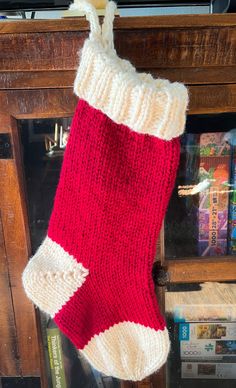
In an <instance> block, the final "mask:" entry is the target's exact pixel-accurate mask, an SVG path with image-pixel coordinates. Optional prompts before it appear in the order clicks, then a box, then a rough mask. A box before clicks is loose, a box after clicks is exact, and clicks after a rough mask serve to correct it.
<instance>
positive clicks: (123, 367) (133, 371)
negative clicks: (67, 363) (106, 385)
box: [79, 322, 170, 381]
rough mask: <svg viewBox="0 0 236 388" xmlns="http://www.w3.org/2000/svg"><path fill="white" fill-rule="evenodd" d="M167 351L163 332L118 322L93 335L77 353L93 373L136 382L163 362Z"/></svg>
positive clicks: (167, 337) (154, 370) (168, 342)
mask: <svg viewBox="0 0 236 388" xmlns="http://www.w3.org/2000/svg"><path fill="white" fill-rule="evenodd" d="M169 350H170V341H169V334H168V331H167V329H166V328H165V329H164V330H158V331H156V330H154V329H151V328H150V327H145V326H143V325H140V324H137V323H133V322H122V323H119V324H116V325H114V326H112V327H110V328H109V329H108V330H105V331H104V332H103V333H100V334H99V335H95V336H94V337H93V338H92V339H91V340H90V342H89V343H88V345H86V346H85V347H84V349H83V350H80V351H79V352H81V353H82V354H83V355H84V357H85V358H86V359H87V360H88V361H89V362H90V363H91V364H92V365H93V367H94V368H95V369H97V370H98V371H100V372H102V373H104V374H105V375H107V376H113V377H117V378H119V379H122V380H132V381H140V380H142V379H144V378H145V377H147V376H149V375H151V374H152V373H154V372H156V371H157V370H158V369H160V368H161V366H162V365H163V364H164V363H165V362H166V360H167V356H168V353H169Z"/></svg>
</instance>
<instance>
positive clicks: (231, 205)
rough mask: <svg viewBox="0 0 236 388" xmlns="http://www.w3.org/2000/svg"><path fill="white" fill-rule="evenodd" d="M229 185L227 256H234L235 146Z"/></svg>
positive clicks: (235, 234) (235, 252)
mask: <svg viewBox="0 0 236 388" xmlns="http://www.w3.org/2000/svg"><path fill="white" fill-rule="evenodd" d="M230 183H231V186H230V187H231V190H232V192H231V193H230V198H229V235H228V254H229V255H236V146H232V153H231V179H230Z"/></svg>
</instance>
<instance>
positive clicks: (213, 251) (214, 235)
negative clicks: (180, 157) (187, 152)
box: [198, 132, 230, 256]
mask: <svg viewBox="0 0 236 388" xmlns="http://www.w3.org/2000/svg"><path fill="white" fill-rule="evenodd" d="M224 135H225V133H223V132H218V133H203V134H201V136H200V144H199V146H200V167H199V182H202V181H204V180H205V179H208V180H209V181H210V183H211V184H210V187H209V188H208V189H207V190H204V191H202V192H200V193H199V241H198V254H199V255H200V256H218V255H225V254H227V237H228V236H227V234H228V204H229V193H228V192H229V190H228V184H229V179H230V145H229V144H228V143H227V142H226V141H225V139H224Z"/></svg>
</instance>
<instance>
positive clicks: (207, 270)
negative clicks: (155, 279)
mask: <svg viewBox="0 0 236 388" xmlns="http://www.w3.org/2000/svg"><path fill="white" fill-rule="evenodd" d="M235 128H236V114H235V113H227V114H218V115H202V116H189V117H188V119H187V129H186V133H185V134H184V136H182V138H181V158H180V165H179V170H178V173H177V179H176V184H175V188H174V191H173V195H172V198H171V201H170V204H169V208H168V212H167V215H166V218H165V226H164V237H163V240H164V244H163V245H164V252H163V257H162V267H163V268H164V269H166V271H167V279H168V281H169V283H168V284H167V286H166V292H165V313H166V319H167V322H168V328H169V332H170V337H171V344H172V346H171V352H170V355H169V360H168V363H167V387H168V388H177V387H183V388H185V387H197V388H201V387H209V388H211V387H212V388H213V387H214V388H217V387H229V388H230V387H234V386H235V380H236V284H235V283H234V281H235V279H236V276H235V275H236V130H235ZM208 280H211V282H209V281H208Z"/></svg>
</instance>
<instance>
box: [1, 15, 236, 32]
mask: <svg viewBox="0 0 236 388" xmlns="http://www.w3.org/2000/svg"><path fill="white" fill-rule="evenodd" d="M231 26H232V27H234V26H236V14H211V15H197V16H196V15H168V16H165V15H163V16H142V17H119V16H118V17H116V18H115V23H114V28H115V29H124V30H131V29H132V30H133V29H141V30H142V29H152V28H159V29H163V28H168V29H175V28H176V27H177V28H186V27H187V28H191V29H196V28H203V27H217V28H219V27H231ZM55 31H61V32H62V31H88V22H87V21H86V19H85V18H84V17H83V18H82V17H78V18H65V19H59V20H47V21H46V22H45V20H21V21H20V22H19V21H10V22H6V21H4V22H2V23H1V24H0V34H13V33H14V34H22V33H31V32H55Z"/></svg>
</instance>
